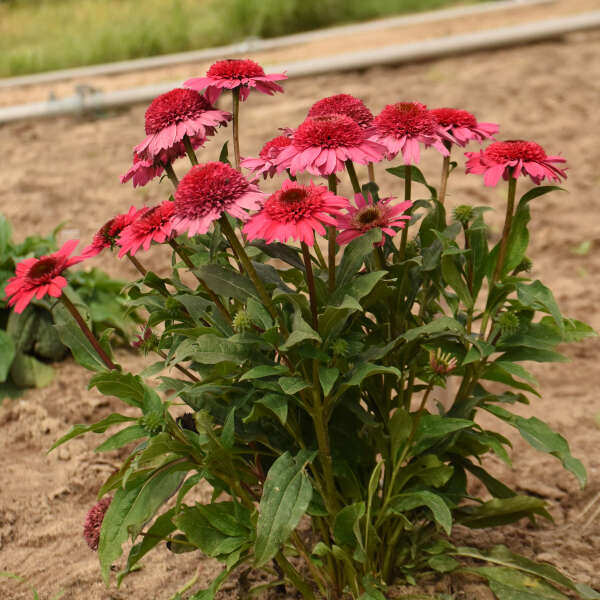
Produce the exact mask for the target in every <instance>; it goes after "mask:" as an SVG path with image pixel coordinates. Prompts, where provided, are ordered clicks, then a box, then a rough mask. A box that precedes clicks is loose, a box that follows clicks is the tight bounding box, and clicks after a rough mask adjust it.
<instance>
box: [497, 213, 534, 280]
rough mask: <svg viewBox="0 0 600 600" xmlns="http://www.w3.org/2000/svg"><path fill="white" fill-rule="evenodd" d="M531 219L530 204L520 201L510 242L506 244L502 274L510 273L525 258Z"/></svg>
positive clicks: (509, 238)
mask: <svg viewBox="0 0 600 600" xmlns="http://www.w3.org/2000/svg"><path fill="white" fill-rule="evenodd" d="M530 219H531V217H530V214H529V206H527V204H526V203H520V204H519V206H518V208H517V211H516V213H515V216H514V218H513V222H512V227H511V229H510V235H509V236H508V244H507V246H506V258H505V261H504V267H503V269H502V274H503V275H504V274H505V273H510V272H511V271H512V270H513V269H514V268H515V267H517V266H518V265H519V264H520V263H521V261H522V260H523V259H524V258H525V254H526V252H527V247H528V246H529V231H528V230H527V225H528V224H529V220H530Z"/></svg>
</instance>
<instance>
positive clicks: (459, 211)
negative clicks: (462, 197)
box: [453, 204, 473, 225]
mask: <svg viewBox="0 0 600 600" xmlns="http://www.w3.org/2000/svg"><path fill="white" fill-rule="evenodd" d="M453 216H454V220H455V221H458V222H459V223H461V224H462V225H468V223H469V221H471V220H473V207H472V206H469V205H468V204H461V205H460V206H457V207H456V208H455V209H454V213H453Z"/></svg>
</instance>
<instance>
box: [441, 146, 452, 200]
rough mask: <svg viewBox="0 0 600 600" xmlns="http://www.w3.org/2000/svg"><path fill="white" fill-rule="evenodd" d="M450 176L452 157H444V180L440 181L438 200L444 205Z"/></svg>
mask: <svg viewBox="0 0 600 600" xmlns="http://www.w3.org/2000/svg"><path fill="white" fill-rule="evenodd" d="M449 174H450V156H449V155H448V156H444V158H443V162H442V179H441V181H440V194H439V196H438V200H439V202H440V203H441V204H444V200H445V199H446V189H447V187H448V175H449Z"/></svg>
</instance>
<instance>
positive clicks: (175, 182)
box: [165, 136, 198, 189]
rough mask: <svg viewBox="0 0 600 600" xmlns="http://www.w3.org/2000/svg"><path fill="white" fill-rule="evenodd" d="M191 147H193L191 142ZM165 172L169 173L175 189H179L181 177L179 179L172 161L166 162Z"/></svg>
mask: <svg viewBox="0 0 600 600" xmlns="http://www.w3.org/2000/svg"><path fill="white" fill-rule="evenodd" d="M186 137H187V136H186ZM190 148H191V144H190ZM186 150H187V146H186ZM192 152H194V150H193V149H192ZM197 163H198V161H196V164H197ZM165 173H166V174H167V177H168V178H169V179H170V180H171V183H172V184H173V187H174V188H175V189H177V186H178V185H179V179H177V175H176V174H175V171H174V170H173V165H171V163H169V162H168V163H165Z"/></svg>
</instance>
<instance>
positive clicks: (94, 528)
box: [83, 497, 112, 551]
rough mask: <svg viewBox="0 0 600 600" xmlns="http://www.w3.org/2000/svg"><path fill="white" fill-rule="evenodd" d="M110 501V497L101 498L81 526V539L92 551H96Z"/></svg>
mask: <svg viewBox="0 0 600 600" xmlns="http://www.w3.org/2000/svg"><path fill="white" fill-rule="evenodd" d="M111 501H112V498H111V497H106V498H102V500H100V502H98V503H96V504H94V506H92V508H91V509H90V510H89V512H88V514H87V516H86V517H85V523H84V524H83V537H84V538H85V541H86V542H87V545H88V546H89V547H90V548H91V549H92V550H94V551H96V550H98V543H99V542H100V529H101V528H102V521H104V515H105V514H106V511H107V510H108V507H109V506H110V503H111Z"/></svg>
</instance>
